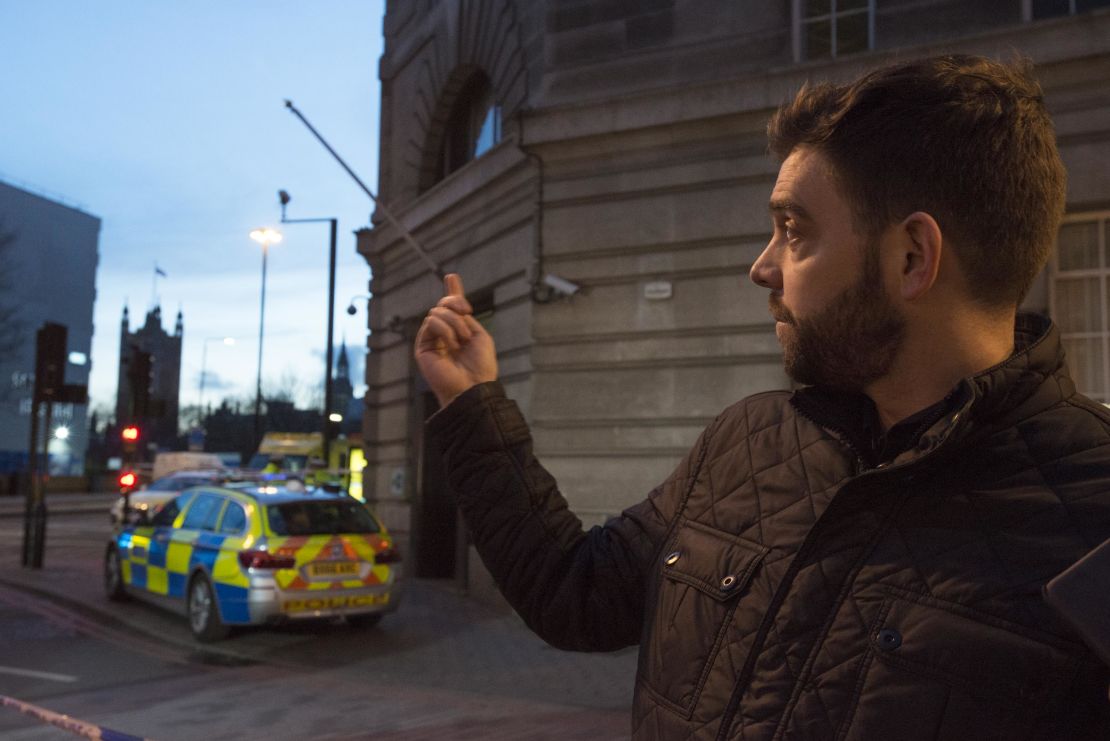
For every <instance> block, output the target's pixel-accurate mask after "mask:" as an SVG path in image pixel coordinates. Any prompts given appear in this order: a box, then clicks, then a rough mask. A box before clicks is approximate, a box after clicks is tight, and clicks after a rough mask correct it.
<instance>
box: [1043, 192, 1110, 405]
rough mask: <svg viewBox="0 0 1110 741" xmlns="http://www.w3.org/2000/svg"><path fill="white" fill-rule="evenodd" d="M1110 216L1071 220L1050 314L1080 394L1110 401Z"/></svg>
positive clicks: (1056, 262) (1056, 260)
mask: <svg viewBox="0 0 1110 741" xmlns="http://www.w3.org/2000/svg"><path fill="white" fill-rule="evenodd" d="M1108 232H1110V212H1107V213H1100V214H1093V215H1092V214H1084V215H1079V216H1073V217H1068V218H1067V219H1065V221H1064V223H1063V224H1062V225H1061V226H1060V237H1059V240H1058V244H1057V250H1056V255H1055V256H1054V257H1053V262H1052V281H1051V290H1050V311H1051V313H1052V318H1053V320H1054V321H1055V322H1056V324H1057V326H1058V327H1059V328H1060V336H1061V337H1062V339H1063V342H1064V351H1065V352H1066V353H1067V363H1068V368H1069V369H1070V370H1071V374H1072V378H1074V379H1075V385H1076V386H1077V387H1078V389H1079V392H1080V393H1082V394H1086V395H1087V396H1089V397H1091V398H1092V399H1096V400H1098V401H1101V402H1102V403H1104V404H1107V403H1110V239H1108Z"/></svg>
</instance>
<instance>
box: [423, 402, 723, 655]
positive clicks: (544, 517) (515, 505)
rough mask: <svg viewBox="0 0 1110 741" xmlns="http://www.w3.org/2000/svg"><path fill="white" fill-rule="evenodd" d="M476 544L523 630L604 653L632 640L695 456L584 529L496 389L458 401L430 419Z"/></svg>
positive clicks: (515, 412)
mask: <svg viewBox="0 0 1110 741" xmlns="http://www.w3.org/2000/svg"><path fill="white" fill-rule="evenodd" d="M428 434H430V435H431V436H432V437H433V438H435V440H436V441H438V443H439V445H440V447H441V448H442V450H443V453H444V460H445V462H446V466H447V472H448V481H449V483H450V486H451V489H452V490H453V491H454V493H455V495H456V496H457V497H458V502H459V508H460V510H461V511H462V514H463V517H464V519H465V520H466V523H467V526H468V527H469V529H470V533H471V536H472V537H473V540H474V545H475V547H476V548H477V550H478V554H479V555H480V556H481V558H482V561H483V563H485V565H486V568H488V569H489V570H490V572H491V573H492V574H493V577H494V579H495V581H496V582H497V585H498V587H499V588H500V589H501V592H502V593H503V594H504V595H505V598H506V599H507V600H508V601H509V603H510V604H511V605H512V606H513V608H514V609H515V610H516V611H517V613H519V614H520V616H521V617H522V618H523V619H524V621H525V623H527V625H528V626H529V627H530V628H531V629H532V630H533V631H535V632H536V633H537V634H538V635H539V636H540V637H541V638H543V639H544V640H545V641H547V642H548V643H550V644H551V645H553V646H556V647H558V648H564V649H571V650H579V651H610V650H615V649H618V648H623V647H625V646H629V645H633V644H636V643H638V642H639V640H640V633H641V629H642V627H643V621H644V607H645V594H646V591H647V581H648V576H649V574H650V573H651V570H652V569H653V564H654V563H655V561H657V560H658V559H659V550H660V549H661V548H662V546H663V543H664V541H665V540H666V537H667V534H668V532H669V527H670V524H671V521H672V520H673V519H674V517H675V516H676V514H677V513H678V511H679V509H680V507H681V501H682V499H683V498H684V497H685V495H686V494H687V492H688V489H689V487H690V484H691V483H692V477H693V475H694V471H693V468H694V467H695V462H696V460H697V459H698V453H697V451H698V450H699V448H700V447H701V445H702V442H703V441H704V438H705V433H703V436H702V441H699V445H697V446H695V448H694V450H693V451H691V453H690V454H689V455H688V456H687V458H686V460H685V461H683V463H682V464H680V465H679V467H678V469H677V470H676V471H675V472H674V473H673V474H672V475H671V476H670V477H669V478H668V479H667V480H666V481H665V482H664V483H663V484H661V485H660V486H659V487H657V488H656V489H655V490H654V491H653V492H652V493H651V494H650V495H649V496H648V497H647V499H646V500H644V501H643V502H641V503H639V504H637V505H635V506H633V507H630V508H629V509H627V510H625V511H624V512H623V513H622V514H621V515H619V516H617V517H614V518H612V519H611V520H609V522H607V523H606V524H605V525H604V526H601V527H594V528H592V529H590V530H589V531H588V532H583V530H582V523H581V521H580V520H579V519H578V517H576V516H575V515H574V513H572V512H571V511H570V510H569V509H568V508H567V502H566V500H565V499H564V498H563V497H562V495H560V493H559V491H558V488H557V486H556V483H555V480H554V479H553V478H552V477H551V475H550V474H549V473H548V472H547V471H546V470H544V468H543V467H542V466H541V465H540V464H539V462H538V461H537V460H536V458H535V456H534V455H533V453H532V438H531V435H530V433H529V431H528V427H527V425H526V423H525V422H524V419H523V417H522V416H521V414H520V411H519V409H518V408H517V406H516V404H515V403H514V402H512V401H510V400H509V399H507V398H506V397H505V395H504V391H503V390H502V388H501V386H500V384H498V383H496V382H493V383H486V384H481V385H479V386H476V387H474V388H472V389H470V390H469V391H467V392H466V393H464V394H462V395H461V396H459V397H458V398H457V399H455V400H454V401H453V402H451V404H449V405H448V406H447V407H445V408H444V409H442V410H440V411H439V412H438V413H437V414H436V415H434V416H433V417H432V418H431V419H430V420H429V421H428Z"/></svg>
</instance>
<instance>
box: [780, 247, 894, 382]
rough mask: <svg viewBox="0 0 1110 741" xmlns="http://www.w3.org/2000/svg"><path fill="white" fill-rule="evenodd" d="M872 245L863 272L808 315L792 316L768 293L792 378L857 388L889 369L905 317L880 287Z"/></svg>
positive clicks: (874, 249) (786, 364) (785, 361)
mask: <svg viewBox="0 0 1110 741" xmlns="http://www.w3.org/2000/svg"><path fill="white" fill-rule="evenodd" d="M879 273H880V271H879V264H878V254H877V249H876V246H872V247H869V248H868V254H867V257H866V259H865V266H864V271H863V275H862V276H861V278H860V280H859V282H858V283H856V284H855V285H854V286H850V287H849V288H847V289H846V290H845V291H844V292H843V293H841V294H840V295H839V296H837V297H836V298H834V299H833V300H832V302H831V303H830V304H829V305H828V306H826V307H824V308H823V309H822V310H820V311H819V312H817V313H815V314H814V315H813V316H812V317H808V318H806V319H801V320H798V319H796V318H795V317H794V315H793V313H791V311H790V310H789V309H787V308H786V306H784V305H783V304H782V301H781V299H779V298H778V297H776V296H774V295H772V296H771V297H770V306H771V316H773V317H774V318H775V320H776V321H780V322H783V323H784V324H786V325H787V326H786V328H785V331H784V332H783V333H782V335H781V337H780V341H781V343H782V354H783V363H784V365H785V366H786V373H787V375H789V376H790V377H791V378H793V379H794V380H795V381H797V382H798V383H802V384H808V385H817V386H825V387H828V388H834V389H838V390H841V391H851V392H861V391H863V390H864V389H865V388H866V387H867V386H869V385H870V384H871V383H873V382H874V381H876V380H878V379H880V378H882V377H883V376H885V375H886V374H887V373H889V372H890V368H891V366H892V365H893V364H894V360H895V358H896V357H897V355H898V350H899V349H900V348H901V346H902V340H903V338H904V336H905V329H906V320H905V318H903V317H902V316H901V315H900V314H899V313H898V310H897V309H896V308H895V306H894V305H893V303H892V302H891V301H890V299H889V297H888V296H887V295H886V293H885V292H884V291H883V283H882V278H881V276H880V274H879Z"/></svg>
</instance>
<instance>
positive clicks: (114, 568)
mask: <svg viewBox="0 0 1110 741" xmlns="http://www.w3.org/2000/svg"><path fill="white" fill-rule="evenodd" d="M104 592H105V593H106V594H107V595H108V599H110V600H113V601H115V602H119V601H121V600H124V599H126V598H127V592H125V591H124V590H123V570H122V568H121V567H120V561H119V551H118V550H116V549H115V548H114V547H111V546H109V548H108V550H107V552H106V553H105V554H104Z"/></svg>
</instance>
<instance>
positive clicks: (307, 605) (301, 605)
mask: <svg viewBox="0 0 1110 741" xmlns="http://www.w3.org/2000/svg"><path fill="white" fill-rule="evenodd" d="M388 604H389V592H383V593H380V594H360V595H356V596H351V597H305V598H303V599H291V600H286V601H285V602H283V603H282V605H281V606H282V609H283V610H285V612H307V611H320V610H336V609H342V608H350V607H374V606H384V605H388Z"/></svg>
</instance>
